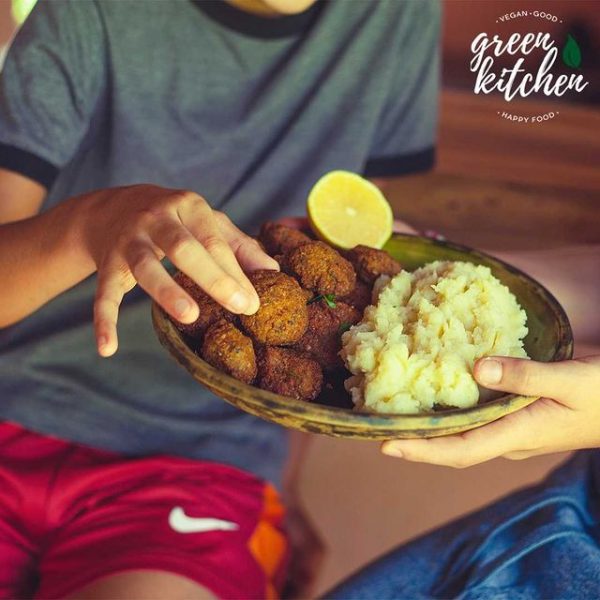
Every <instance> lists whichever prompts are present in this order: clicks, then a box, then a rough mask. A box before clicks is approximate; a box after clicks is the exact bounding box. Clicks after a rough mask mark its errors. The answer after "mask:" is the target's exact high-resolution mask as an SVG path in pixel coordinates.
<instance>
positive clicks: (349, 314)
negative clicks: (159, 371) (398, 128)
mask: <svg viewBox="0 0 600 600" xmlns="http://www.w3.org/2000/svg"><path fill="white" fill-rule="evenodd" d="M259 241H260V243H261V244H262V246H263V248H264V249H265V250H266V252H267V253H268V254H269V255H270V256H272V257H274V258H275V260H277V262H278V263H279V265H280V268H281V272H278V271H255V272H254V273H250V274H248V278H249V279H250V281H251V282H252V285H253V286H254V287H255V289H256V291H257V293H258V296H259V299H260V308H259V310H258V311H257V312H256V313H255V314H253V315H234V314H232V313H230V312H228V311H227V310H226V309H225V308H223V307H222V306H220V305H219V304H217V303H216V302H215V301H214V300H213V299H212V298H210V297H209V296H208V295H207V294H205V293H204V292H203V291H202V290H201V289H200V288H199V287H198V286H197V285H196V284H195V283H194V282H193V281H192V280H191V279H190V278H189V277H188V276H187V275H185V274H183V273H178V274H177V275H176V276H175V279H176V281H177V282H178V283H179V284H180V285H181V286H182V287H183V288H184V289H185V290H186V291H187V292H188V293H189V294H190V295H191V296H192V297H193V298H194V299H195V300H196V302H197V303H198V305H199V307H200V316H199V317H198V319H197V320H196V321H195V322H194V323H192V324H187V325H186V324H183V323H179V322H178V321H175V320H173V323H174V324H175V325H176V326H177V328H178V329H179V330H180V331H181V332H182V333H183V334H184V336H185V337H186V339H187V340H188V342H189V345H190V346H191V347H192V348H194V349H196V351H197V352H198V353H199V354H200V356H201V357H202V358H203V359H204V360H205V361H206V362H208V363H209V364H211V365H212V366H214V367H215V368H217V369H219V370H221V371H224V372H225V373H227V374H228V375H231V376H232V377H235V378H236V379H239V380H240V381H243V382H245V383H248V384H255V385H257V386H258V387H260V388H262V389H264V390H269V391H271V392H274V393H276V394H281V395H283V396H289V397H292V398H297V399H299V400H307V401H311V400H315V399H316V398H317V397H318V396H319V394H320V392H321V390H322V388H323V386H324V385H326V383H327V381H326V378H327V377H328V376H329V375H331V376H333V374H335V373H336V372H337V373H339V371H343V370H344V365H343V362H342V360H341V358H340V357H339V354H338V353H339V351H340V349H341V336H342V333H343V332H344V331H346V330H347V329H349V328H350V327H351V326H352V325H354V324H356V323H357V322H358V321H360V319H361V318H362V314H363V310H364V309H365V307H366V306H367V305H368V304H370V303H371V290H372V287H373V283H374V281H375V280H376V279H377V277H379V275H382V274H385V275H396V274H397V273H399V272H400V271H401V269H402V266H401V265H400V263H398V262H397V261H396V260H394V259H393V258H392V257H391V256H390V255H389V254H387V253H386V252H384V251H382V250H375V249H373V248H369V247H367V246H356V247H355V248H353V249H352V250H349V251H347V252H345V253H344V255H343V256H342V254H341V253H339V252H338V251H337V250H335V249H333V248H332V247H331V246H329V245H327V244H325V243H323V242H320V241H315V240H313V239H311V238H310V237H308V236H307V235H305V234H304V233H302V232H301V231H299V230H297V229H292V228H289V227H285V226H283V225H280V224H277V223H265V224H264V225H263V227H262V228H261V232H260V235H259Z"/></svg>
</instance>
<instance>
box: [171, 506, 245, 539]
mask: <svg viewBox="0 0 600 600" xmlns="http://www.w3.org/2000/svg"><path fill="white" fill-rule="evenodd" d="M169 525H170V527H171V529H173V530H174V531H177V532H178V533H205V532H207V531H235V530H236V529H239V525H238V524H237V523H232V522H231V521H223V520H222V519H212V518H198V517H188V516H187V515H186V514H185V511H184V510H183V508H181V506H175V507H174V508H173V509H172V510H171V512H170V513H169Z"/></svg>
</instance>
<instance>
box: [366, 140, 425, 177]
mask: <svg viewBox="0 0 600 600" xmlns="http://www.w3.org/2000/svg"><path fill="white" fill-rule="evenodd" d="M434 164H435V148H433V147H431V148H427V149H426V150H422V151H421V152H415V153H414V154H397V155H396V156H386V157H385V158H373V159H371V160H369V161H367V164H366V165H365V168H364V175H365V177H392V176H394V175H407V174H409V173H419V172H421V171H428V170H429V169H431V168H432V167H433V165H434Z"/></svg>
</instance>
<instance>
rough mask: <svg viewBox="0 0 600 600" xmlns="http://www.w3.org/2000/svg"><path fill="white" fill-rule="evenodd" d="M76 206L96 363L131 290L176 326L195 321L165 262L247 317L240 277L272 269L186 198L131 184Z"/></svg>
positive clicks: (112, 342) (251, 299)
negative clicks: (94, 277) (92, 272)
mask: <svg viewBox="0 0 600 600" xmlns="http://www.w3.org/2000/svg"><path fill="white" fill-rule="evenodd" d="M80 204H81V205H84V206H85V210H84V211H82V214H84V215H85V218H84V220H83V227H82V228H81V231H82V233H81V235H82V241H83V244H84V245H85V247H86V248H87V251H88V253H89V255H90V257H91V258H92V260H93V261H94V263H95V265H96V268H97V271H98V286H97V292H96V298H95V303H94V326H95V331H96V339H97V344H98V352H99V353H100V354H101V355H102V356H110V355H112V354H114V352H115V351H116V349H117V327H116V326H117V318H118V312H119V305H120V304H121V301H122V300H123V296H124V295H125V294H126V293H127V292H129V291H130V290H131V289H132V288H133V287H134V286H135V285H136V284H139V285H140V286H141V287H142V288H143V289H144V290H145V291H146V292H147V293H148V294H149V295H150V296H151V297H152V298H154V299H155V300H156V302H158V304H160V305H161V306H162V307H163V308H164V309H165V310H166V311H167V312H168V313H169V314H170V315H172V316H173V317H174V318H176V319H177V320H178V321H181V322H183V323H193V322H194V321H196V320H197V319H198V315H199V307H198V305H197V303H196V301H195V300H194V299H193V298H192V296H191V295H190V294H189V293H188V291H186V290H185V289H184V288H182V287H181V285H178V283H177V282H176V281H174V280H173V278H172V277H171V276H170V275H169V273H168V272H167V270H166V269H165V268H164V267H163V265H162V264H161V262H160V261H161V259H163V258H164V257H167V258H169V259H170V260H171V262H172V263H173V264H174V265H175V266H176V267H178V268H179V269H180V270H181V271H183V272H184V273H186V274H187V275H189V277H190V278H191V279H192V280H193V281H194V282H195V283H196V284H197V285H198V286H199V287H200V288H202V289H203V290H204V291H205V292H206V293H207V294H208V295H209V296H210V297H212V298H213V299H214V300H215V301H216V302H217V303H219V304H220V305H223V306H225V307H226V308H227V309H228V310H229V311H230V312H232V313H236V314H248V315H249V314H253V313H255V312H256V311H257V310H258V306H259V300H258V296H257V294H256V291H255V290H254V288H253V287H252V284H251V283H250V281H249V280H248V278H247V277H246V275H245V273H244V271H254V270H256V269H278V268H279V267H278V265H277V263H276V262H275V261H274V260H273V259H272V258H270V257H269V256H267V255H266V254H265V253H264V252H263V251H262V250H261V248H260V247H259V245H258V243H257V242H256V241H255V240H253V239H252V238H250V237H249V236H247V235H246V234H244V233H242V232H241V231H240V230H239V229H238V228H237V227H236V226H235V225H234V224H233V223H232V222H231V221H230V220H229V219H228V217H227V216H226V215H224V214H223V213H221V212H218V211H214V210H212V209H211V207H210V206H209V205H208V203H207V202H206V200H204V198H202V197H201V196H199V195H198V194H195V193H193V192H188V191H183V190H171V189H165V188H160V187H157V186H154V185H133V186H129V187H122V188H116V189H109V190H102V191H100V192H94V193H92V194H89V195H87V196H84V197H82V198H81V199H80Z"/></svg>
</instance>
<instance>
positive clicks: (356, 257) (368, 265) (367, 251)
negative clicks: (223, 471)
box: [346, 246, 402, 285]
mask: <svg viewBox="0 0 600 600" xmlns="http://www.w3.org/2000/svg"><path fill="white" fill-rule="evenodd" d="M346 257H347V258H348V260H349V261H350V262H351V263H352V264H353V265H354V268H355V269H356V273H357V275H358V276H359V277H360V279H362V281H364V282H365V283H367V284H369V285H373V282H374V281H375V280H376V279H377V278H378V277H379V276H380V275H389V276H390V277H393V276H394V275H397V274H398V273H400V271H402V265H401V264H400V263H399V262H398V261H397V260H395V259H393V258H392V257H391V256H390V255H389V254H388V253H387V252H385V251H384V250H377V249H376V248H369V247H368V246H355V247H354V248H352V249H351V250H348V252H346Z"/></svg>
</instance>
